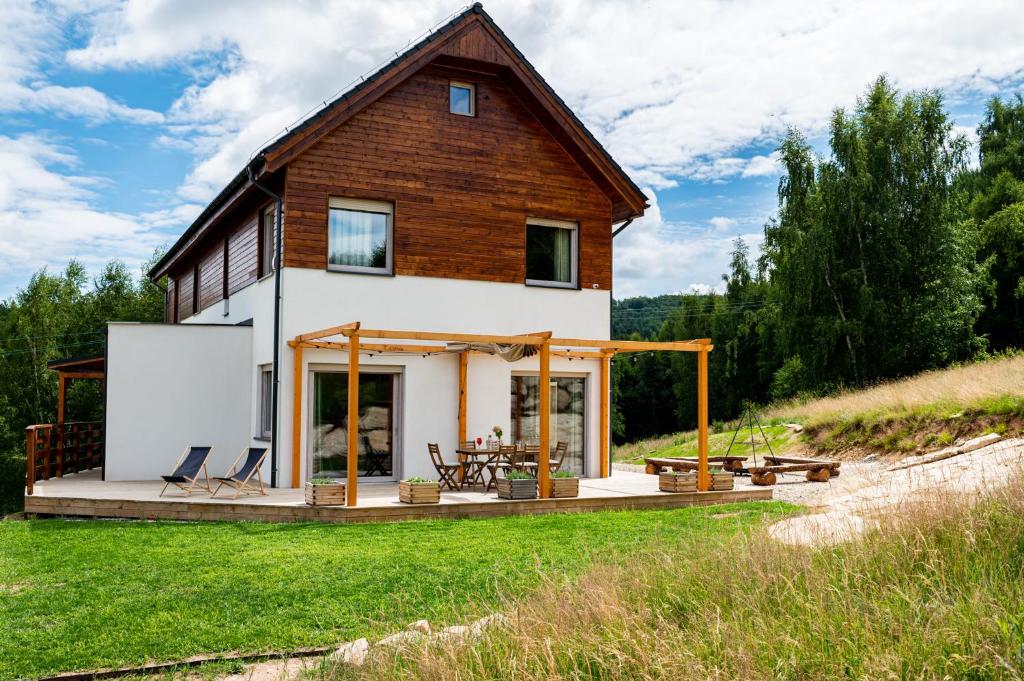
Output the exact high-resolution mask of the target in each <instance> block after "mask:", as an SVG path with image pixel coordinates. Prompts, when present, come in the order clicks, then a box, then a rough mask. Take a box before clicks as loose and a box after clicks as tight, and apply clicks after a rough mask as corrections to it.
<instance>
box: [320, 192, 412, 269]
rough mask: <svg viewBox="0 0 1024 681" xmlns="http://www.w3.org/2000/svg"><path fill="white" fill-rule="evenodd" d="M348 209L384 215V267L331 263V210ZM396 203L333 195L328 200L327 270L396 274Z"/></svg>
mask: <svg viewBox="0 0 1024 681" xmlns="http://www.w3.org/2000/svg"><path fill="white" fill-rule="evenodd" d="M332 210H347V211H352V212H355V213H372V214H374V215H384V216H385V218H386V228H385V237H384V267H368V266H364V265H337V264H332V263H331V211H332ZM394 251H395V204H394V202H392V201H379V200H374V199H355V198H349V197H343V196H331V197H330V198H328V200H327V270H328V271H329V272H346V273H349V274H373V275H377V276H386V277H390V276H394V272H395V253H394Z"/></svg>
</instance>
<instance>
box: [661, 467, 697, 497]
mask: <svg viewBox="0 0 1024 681" xmlns="http://www.w3.org/2000/svg"><path fill="white" fill-rule="evenodd" d="M658 489H660V490H661V491H662V492H696V491H697V474H696V473H695V472H693V471H674V470H667V471H662V472H661V473H659V474H658Z"/></svg>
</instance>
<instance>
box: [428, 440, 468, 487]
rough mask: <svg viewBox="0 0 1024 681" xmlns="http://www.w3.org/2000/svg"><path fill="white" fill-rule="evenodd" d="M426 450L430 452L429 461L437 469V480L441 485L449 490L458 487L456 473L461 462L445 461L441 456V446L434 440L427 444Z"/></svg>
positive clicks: (460, 466)
mask: <svg viewBox="0 0 1024 681" xmlns="http://www.w3.org/2000/svg"><path fill="white" fill-rule="evenodd" d="M427 451H429V452H430V462H431V463H432V464H434V470H436V471H437V474H438V476H439V477H438V479H437V481H438V482H439V483H441V486H442V487H447V488H448V489H451V490H457V489H459V479H458V473H459V470H460V469H461V468H462V464H460V463H445V462H444V458H443V457H442V456H441V448H440V447H438V446H437V444H436V443H434V442H430V443H428V444H427Z"/></svg>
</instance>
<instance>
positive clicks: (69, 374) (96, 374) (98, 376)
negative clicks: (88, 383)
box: [58, 370, 106, 380]
mask: <svg viewBox="0 0 1024 681" xmlns="http://www.w3.org/2000/svg"><path fill="white" fill-rule="evenodd" d="M58 375H59V376H60V377H63V378H89V379H95V380H102V379H103V378H105V377H106V374H105V373H103V372H102V371H59V370H58Z"/></svg>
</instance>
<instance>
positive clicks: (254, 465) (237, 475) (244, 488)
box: [211, 447, 267, 499]
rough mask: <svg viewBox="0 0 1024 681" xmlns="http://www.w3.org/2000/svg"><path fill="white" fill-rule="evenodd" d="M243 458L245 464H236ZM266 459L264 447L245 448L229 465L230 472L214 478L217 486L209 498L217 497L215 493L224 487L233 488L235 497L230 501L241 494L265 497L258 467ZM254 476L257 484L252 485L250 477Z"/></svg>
mask: <svg viewBox="0 0 1024 681" xmlns="http://www.w3.org/2000/svg"><path fill="white" fill-rule="evenodd" d="M243 456H244V457H245V462H244V463H242V465H241V466H239V465H238V463H239V462H240V461H241V460H242V457H243ZM266 458H267V448H266V447H246V448H245V449H243V450H242V452H241V453H240V454H239V455H238V458H237V459H235V462H234V463H233V464H231V470H229V471H228V473H227V475H225V476H223V477H219V478H214V480H216V481H217V482H218V483H220V484H219V485H217V489H216V490H214V492H213V494H212V495H211V496H217V492H219V491H220V488H221V487H223V486H224V485H227V486H228V487H233V488H234V489H235V496H233V497H231V498H232V499H237V498H238V495H239V494H241V493H242V492H245V493H246V494H263V495H266V493H267V490H266V489H264V488H263V475H262V474H261V473H260V466H261V465H262V464H263V460H264V459H266ZM254 475H255V476H256V481H257V484H256V485H253V484H252V482H251V481H252V476H254Z"/></svg>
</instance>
